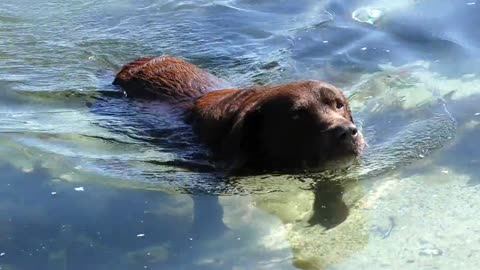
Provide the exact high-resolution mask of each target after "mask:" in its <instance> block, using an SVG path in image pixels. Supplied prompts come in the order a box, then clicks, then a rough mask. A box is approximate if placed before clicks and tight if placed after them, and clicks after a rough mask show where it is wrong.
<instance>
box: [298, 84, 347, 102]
mask: <svg viewBox="0 0 480 270" xmlns="http://www.w3.org/2000/svg"><path fill="white" fill-rule="evenodd" d="M292 97H293V98H294V99H295V105H296V107H300V106H309V105H321V104H324V103H326V104H329V103H331V102H333V101H337V100H344V99H345V97H344V95H343V93H342V91H341V90H340V89H338V88H336V87H335V86H333V85H331V84H328V83H324V82H319V81H313V82H309V83H307V84H306V87H303V88H301V89H298V91H295V94H294V95H293V96H292Z"/></svg>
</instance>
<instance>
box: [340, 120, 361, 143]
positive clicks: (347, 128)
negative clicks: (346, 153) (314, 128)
mask: <svg viewBox="0 0 480 270" xmlns="http://www.w3.org/2000/svg"><path fill="white" fill-rule="evenodd" d="M336 135H337V138H338V139H339V140H341V141H347V140H350V139H354V138H355V137H357V135H358V129H357V127H356V126H355V125H354V124H352V123H349V124H345V125H341V126H339V127H337V128H336Z"/></svg>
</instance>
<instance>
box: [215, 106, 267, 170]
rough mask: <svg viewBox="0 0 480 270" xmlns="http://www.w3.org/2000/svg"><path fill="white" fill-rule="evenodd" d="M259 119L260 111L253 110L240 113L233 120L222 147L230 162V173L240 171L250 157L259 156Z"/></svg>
mask: <svg viewBox="0 0 480 270" xmlns="http://www.w3.org/2000/svg"><path fill="white" fill-rule="evenodd" d="M260 117H261V111H260V110H259V109H255V110H250V111H247V112H243V113H240V114H239V115H238V116H237V117H236V118H235V120H234V122H233V125H232V128H231V130H230V134H229V135H228V137H227V139H226V140H225V142H224V145H223V148H224V152H225V154H226V155H227V158H228V160H229V162H230V164H229V172H230V173H235V172H237V171H239V170H241V169H242V168H243V167H244V165H245V164H246V163H247V162H248V161H249V160H250V159H251V158H252V157H255V156H256V155H258V154H259V150H260V149H259V147H260V141H259V140H260V137H259V131H260Z"/></svg>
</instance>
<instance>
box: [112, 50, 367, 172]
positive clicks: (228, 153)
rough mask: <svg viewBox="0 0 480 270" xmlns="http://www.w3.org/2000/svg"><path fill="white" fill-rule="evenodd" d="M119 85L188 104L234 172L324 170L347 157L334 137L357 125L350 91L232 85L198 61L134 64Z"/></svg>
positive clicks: (312, 85)
mask: <svg viewBox="0 0 480 270" xmlns="http://www.w3.org/2000/svg"><path fill="white" fill-rule="evenodd" d="M113 83H114V84H115V85H119V86H120V87H122V88H123V89H124V91H125V93H126V95H127V96H129V97H134V98H146V99H162V100H165V101H167V102H170V103H171V104H180V103H181V104H182V105H181V108H182V110H183V112H184V113H185V120H186V121H187V122H188V123H190V124H191V125H192V126H193V129H194V131H195V133H196V134H197V135H198V137H199V138H200V140H201V141H202V142H203V143H205V144H206V145H207V146H208V147H209V149H211V150H212V152H213V153H214V156H215V157H216V158H217V159H219V160H223V161H225V162H226V163H227V164H228V166H230V168H233V169H238V168H253V169H260V170H277V169H299V168H300V169H301V168H305V167H319V166H320V167H321V166H323V165H325V164H326V163H328V162H329V161H330V160H333V159H339V158H342V157H343V156H345V155H346V151H347V150H345V149H344V147H343V146H342V147H340V146H339V147H333V146H332V145H335V144H336V143H337V142H335V139H334V138H333V137H332V136H330V135H328V134H330V133H332V132H333V131H334V130H335V128H336V127H338V126H339V125H345V124H349V123H351V124H353V119H352V115H351V112H350V109H349V107H348V102H347V100H346V98H345V96H344V95H343V93H342V92H341V91H340V90H339V89H337V88H335V87H334V86H333V85H330V84H327V83H324V82H320V81H299V82H292V83H287V84H282V85H276V86H255V87H251V88H246V89H239V88H231V87H230V86H229V85H228V84H227V83H226V82H225V81H223V80H221V79H220V78H217V77H215V76H214V75H212V74H210V73H208V72H206V71H204V70H202V69H200V68H198V67H196V66H195V65H193V64H191V63H188V62H186V61H184V60H182V59H179V58H176V57H171V56H161V57H144V58H140V59H137V60H135V61H132V62H130V63H128V64H126V65H125V66H123V68H122V69H121V70H120V72H119V73H118V74H117V76H116V78H115V80H114V82H113ZM229 87H230V88H229ZM180 101H181V102H180ZM338 103H342V104H344V107H343V108H342V109H341V110H338V109H335V106H336V105H335V104H338ZM327 133H328V134H327ZM327 135H328V136H327ZM360 148H361V147H359V149H360Z"/></svg>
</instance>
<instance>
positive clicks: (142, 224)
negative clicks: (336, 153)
mask: <svg viewBox="0 0 480 270" xmlns="http://www.w3.org/2000/svg"><path fill="white" fill-rule="evenodd" d="M479 8H480V2H478V3H477V2H476V1H473V0H472V1H460V0H448V1H433V0H420V1H387V0H383V1H382V0H378V1H339V0H338V1H334V0H332V1H318V0H315V1H314V0H300V1H263V2H259V1H251V0H223V1H221V0H218V1H208V0H198V1H164V0H158V1H153V0H141V1H132V0H115V1H114V0H107V1H78V0H72V1H67V2H65V1H58V0H54V1H32V0H15V1H13V0H2V3H0V36H1V37H2V38H1V39H0V63H1V65H0V168H1V170H0V179H1V181H0V193H1V196H0V209H1V211H0V213H1V214H0V232H1V233H0V267H1V269H452V268H453V267H461V269H477V265H478V264H479V263H480V244H479V243H480V241H479V240H480V237H479V236H478V235H479V234H478V232H479V230H480V228H479V227H478V224H479V222H480V218H479V217H478V210H479V206H478V205H479V203H480V199H479V198H480V197H479V189H478V184H479V180H478V179H479V177H480V171H479V169H478V166H479V165H480V147H479V146H478V143H477V141H478V132H479V131H480V107H479V105H478V104H480V78H479V77H478V75H479V71H480V65H479V63H480V61H479V60H480V57H479V56H480V53H479V52H480V51H479V50H478V48H479V46H480V33H479V30H478V24H479V23H480V17H479V16H478V14H479V11H480V10H479ZM352 14H354V16H353V17H354V18H352ZM165 53H167V54H172V55H176V56H181V57H183V58H186V59H188V60H189V61H191V62H193V63H195V64H197V65H199V66H201V67H203V68H205V69H208V70H209V71H211V72H213V73H215V74H217V75H218V76H220V77H222V78H225V79H227V80H229V81H230V82H232V84H235V85H238V86H244V85H251V84H270V83H281V82H285V81H290V80H298V79H312V78H313V79H321V80H326V81H329V82H332V83H334V84H336V85H339V86H341V87H342V88H343V89H344V90H345V92H346V93H347V95H348V96H349V97H350V101H351V104H352V107H353V111H354V115H355V118H356V120H357V122H358V123H359V126H361V128H362V130H363V132H364V134H365V136H366V138H367V141H368V143H369V148H368V149H367V151H366V152H365V154H364V155H363V157H362V164H361V165H360V166H358V167H355V168H351V169H350V170H348V171H342V172H333V173H328V174H327V173H324V174H316V175H262V176H256V177H247V178H242V179H225V178H224V177H223V176H222V175H221V173H218V172H216V171H215V170H214V169H213V168H212V166H211V164H209V163H208V162H207V161H206V158H205V153H204V149H202V148H201V147H199V146H198V144H197V143H196V142H195V139H194V138H193V137H192V134H191V133H190V130H189V128H188V126H185V125H184V124H183V123H182V122H181V121H179V119H176V118H175V117H174V116H173V115H172V114H171V112H169V111H166V110H164V109H162V106H161V105H159V104H155V103H154V102H138V101H132V100H128V99H125V98H124V97H123V96H122V94H121V93H120V92H119V91H118V89H115V88H113V87H112V86H111V85H110V83H111V81H112V79H113V76H114V74H115V72H116V70H118V68H119V67H120V66H121V65H122V64H124V63H125V62H127V61H129V60H132V59H134V58H136V57H139V56H145V55H161V54H165Z"/></svg>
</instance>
